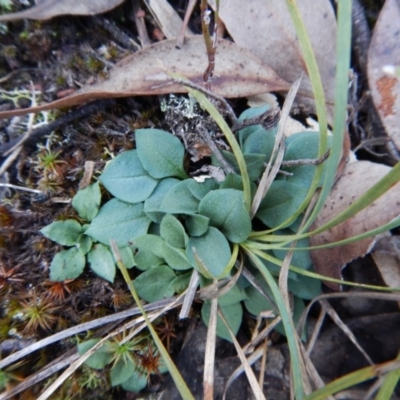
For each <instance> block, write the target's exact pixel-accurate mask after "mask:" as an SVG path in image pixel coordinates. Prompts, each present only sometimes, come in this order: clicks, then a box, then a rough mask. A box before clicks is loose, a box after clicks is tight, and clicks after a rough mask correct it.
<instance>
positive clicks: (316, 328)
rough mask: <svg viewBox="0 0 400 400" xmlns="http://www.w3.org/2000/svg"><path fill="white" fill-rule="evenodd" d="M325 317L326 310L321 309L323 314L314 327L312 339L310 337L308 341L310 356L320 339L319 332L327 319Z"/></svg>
mask: <svg viewBox="0 0 400 400" xmlns="http://www.w3.org/2000/svg"><path fill="white" fill-rule="evenodd" d="M325 315H326V312H325V310H324V309H323V308H321V312H320V313H319V316H318V319H317V322H316V324H315V326H314V329H313V332H312V334H311V337H310V339H309V340H308V343H307V354H308V355H310V354H311V352H312V350H313V348H314V345H315V342H316V341H317V339H318V335H319V332H320V331H321V328H322V324H323V322H324V319H325Z"/></svg>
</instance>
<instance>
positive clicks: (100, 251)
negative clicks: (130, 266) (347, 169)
mask: <svg viewBox="0 0 400 400" xmlns="http://www.w3.org/2000/svg"><path fill="white" fill-rule="evenodd" d="M87 257H88V261H89V264H90V268H91V270H92V271H93V272H95V273H96V274H97V275H98V276H100V277H101V278H103V279H106V280H107V281H109V282H111V283H112V282H114V278H115V263H114V258H113V256H112V254H111V251H110V250H109V248H108V247H107V246H104V245H103V244H100V243H97V244H95V245H94V246H93V248H92V249H91V250H90V251H89V253H88V256H87Z"/></svg>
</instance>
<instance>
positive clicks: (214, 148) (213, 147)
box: [197, 125, 235, 174]
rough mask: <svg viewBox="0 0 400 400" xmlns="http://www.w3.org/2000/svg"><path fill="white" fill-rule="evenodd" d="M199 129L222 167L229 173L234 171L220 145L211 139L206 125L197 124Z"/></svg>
mask: <svg viewBox="0 0 400 400" xmlns="http://www.w3.org/2000/svg"><path fill="white" fill-rule="evenodd" d="M197 131H198V132H199V133H200V136H201V137H202V139H203V140H204V141H205V142H206V143H207V145H208V147H209V148H210V150H211V151H212V152H213V154H214V155H215V157H216V159H217V160H218V162H219V163H220V165H221V167H222V168H223V170H224V171H225V172H226V173H227V174H229V173H234V172H235V170H234V169H233V168H232V167H231V166H230V165H229V163H228V162H227V161H226V160H225V158H224V156H223V155H222V153H221V150H220V149H219V148H218V146H217V145H216V144H215V143H214V141H213V140H212V139H211V137H210V135H209V134H208V132H207V131H206V129H205V128H204V127H202V126H201V125H198V126H197Z"/></svg>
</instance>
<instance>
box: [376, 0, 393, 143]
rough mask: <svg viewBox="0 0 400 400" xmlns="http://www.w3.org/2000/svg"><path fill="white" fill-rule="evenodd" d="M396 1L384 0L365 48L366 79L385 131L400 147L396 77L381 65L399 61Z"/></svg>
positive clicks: (391, 64)
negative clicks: (366, 59)
mask: <svg viewBox="0 0 400 400" xmlns="http://www.w3.org/2000/svg"><path fill="white" fill-rule="evenodd" d="M399 21H400V3H399V2H398V1H397V0H386V2H385V5H384V6H383V8H382V11H381V13H380V14H379V18H378V21H377V22H376V25H375V29H374V33H373V36H372V40H371V45H370V48H369V52H368V82H369V87H370V90H371V95H372V99H373V101H374V104H375V107H376V108H377V110H378V113H379V115H380V117H381V120H382V122H383V125H384V126H385V129H386V133H387V134H388V135H389V137H390V138H391V139H392V140H393V142H394V143H395V145H396V146H397V148H398V149H400V77H399V76H395V75H388V74H386V73H385V70H384V67H385V66H388V65H390V66H399V65H400V40H399Z"/></svg>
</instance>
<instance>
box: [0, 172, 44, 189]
mask: <svg viewBox="0 0 400 400" xmlns="http://www.w3.org/2000/svg"><path fill="white" fill-rule="evenodd" d="M0 175H1V171H0ZM0 187H8V188H11V189H15V190H22V191H25V192H30V193H37V194H42V193H44V192H42V191H41V190H38V189H30V188H26V187H22V186H17V185H13V184H11V183H0Z"/></svg>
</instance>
